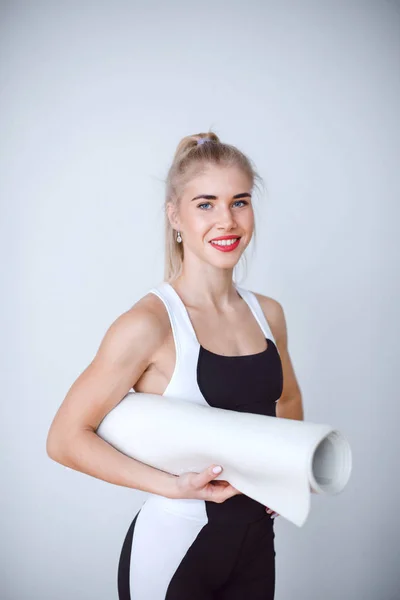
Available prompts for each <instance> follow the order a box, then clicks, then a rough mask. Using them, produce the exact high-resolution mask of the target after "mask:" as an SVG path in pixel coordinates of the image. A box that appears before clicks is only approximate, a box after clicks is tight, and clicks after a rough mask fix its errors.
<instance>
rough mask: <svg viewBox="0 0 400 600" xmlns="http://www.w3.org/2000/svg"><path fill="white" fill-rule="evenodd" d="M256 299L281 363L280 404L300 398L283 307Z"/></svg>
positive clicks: (258, 295) (265, 297)
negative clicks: (273, 339)
mask: <svg viewBox="0 0 400 600" xmlns="http://www.w3.org/2000/svg"><path fill="white" fill-rule="evenodd" d="M257 297H258V298H259V300H260V304H261V307H262V309H263V312H264V315H265V318H266V319H267V321H268V324H269V326H270V329H271V332H272V334H273V336H274V338H275V343H276V346H277V349H278V352H279V356H280V359H281V363H282V372H283V390H282V394H281V397H280V399H279V400H280V402H282V401H285V400H287V399H292V398H296V397H297V398H301V392H300V387H299V384H298V381H297V377H296V374H295V372H294V368H293V363H292V360H291V358H290V354H289V349H288V333H287V326H286V318H285V313H284V311H283V307H282V305H281V304H280V303H279V302H278V301H277V300H274V299H273V298H269V297H267V296H262V295H261V294H257Z"/></svg>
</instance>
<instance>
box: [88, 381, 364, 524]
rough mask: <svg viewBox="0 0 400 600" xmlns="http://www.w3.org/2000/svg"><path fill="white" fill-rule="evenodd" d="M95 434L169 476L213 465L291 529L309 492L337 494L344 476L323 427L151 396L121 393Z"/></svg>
mask: <svg viewBox="0 0 400 600" xmlns="http://www.w3.org/2000/svg"><path fill="white" fill-rule="evenodd" d="M96 433H97V434H98V435H99V436H100V437H101V438H102V439H103V440H105V441H106V442H108V443H109V444H111V445H112V446H113V447H114V448H116V449H117V450H119V451H120V452H122V453H124V454H126V455H127V456H129V457H131V458H135V459H137V460H139V461H141V462H143V463H145V464H148V465H150V466H152V467H155V468H157V469H161V470H162V471H166V472H168V473H171V474H174V475H180V474H182V473H185V472H188V471H193V472H197V473H199V472H200V471H202V470H204V469H205V468H207V467H208V466H210V465H211V464H213V463H216V464H219V465H221V466H222V467H223V471H222V473H221V474H220V475H219V476H218V477H217V478H216V479H223V480H226V481H229V483H230V484H231V485H233V486H234V487H235V488H236V489H238V490H239V491H240V492H242V493H243V494H246V495H247V496H250V497H251V498H253V499H254V500H256V501H258V502H260V503H262V504H264V505H265V506H268V507H269V508H271V509H272V510H273V511H275V512H277V513H279V514H280V515H281V516H282V517H284V518H286V519H288V520H289V521H291V522H292V523H294V524H295V525H297V526H299V527H301V526H302V525H304V523H305V521H306V519H307V516H308V514H309V510H310V486H311V487H312V488H313V490H314V491H315V492H316V493H317V494H329V495H333V494H337V493H339V492H341V491H342V490H343V488H344V487H345V486H346V484H347V482H348V480H349V478H350V473H351V469H352V455H351V448H350V445H349V443H348V441H347V440H346V439H345V437H344V436H343V435H342V434H341V433H340V432H339V431H337V430H334V429H332V428H331V427H329V425H320V424H317V423H309V422H304V421H297V420H293V419H283V418H277V417H267V416H265V415H258V414H252V413H242V412H237V411H233V410H226V409H220V408H214V407H211V406H204V405H201V404H198V403H196V402H190V401H185V400H182V399H176V398H170V397H166V396H159V395H156V394H144V393H137V392H129V393H128V394H127V396H125V397H124V398H123V399H122V400H121V402H120V403H119V404H118V405H117V406H116V407H115V408H114V409H113V410H111V411H110V412H109V413H108V414H107V415H106V417H105V418H104V419H103V421H102V422H101V423H100V425H99V427H98V429H97V432H96Z"/></svg>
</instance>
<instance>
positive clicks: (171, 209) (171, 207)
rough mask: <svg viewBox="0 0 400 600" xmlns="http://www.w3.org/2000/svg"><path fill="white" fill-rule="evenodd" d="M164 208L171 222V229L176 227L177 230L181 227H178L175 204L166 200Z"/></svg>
mask: <svg viewBox="0 0 400 600" xmlns="http://www.w3.org/2000/svg"><path fill="white" fill-rule="evenodd" d="M166 210H167V216H168V220H169V222H170V223H171V227H172V228H173V229H176V230H177V231H180V228H181V227H180V221H179V216H178V210H177V206H176V205H175V204H173V203H172V202H167V207H166Z"/></svg>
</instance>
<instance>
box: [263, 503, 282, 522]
mask: <svg viewBox="0 0 400 600" xmlns="http://www.w3.org/2000/svg"><path fill="white" fill-rule="evenodd" d="M265 512H267V513H268V514H269V515H271V519H275V517H279V516H280V515H279V514H278V513H277V512H274V511H273V510H271V509H270V508H268V506H266V507H265Z"/></svg>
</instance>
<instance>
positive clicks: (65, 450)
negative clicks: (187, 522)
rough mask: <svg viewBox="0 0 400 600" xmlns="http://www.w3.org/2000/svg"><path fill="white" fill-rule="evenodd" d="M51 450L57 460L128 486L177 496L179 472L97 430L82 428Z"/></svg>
mask: <svg viewBox="0 0 400 600" xmlns="http://www.w3.org/2000/svg"><path fill="white" fill-rule="evenodd" d="M47 453H48V455H49V457H50V458H52V459H53V460H55V461H56V462H58V463H60V464H62V465H65V466H66V467H70V468H71V469H75V470H76V471H80V472H82V473H85V474H86V475H90V476H92V477H96V478H97V479H102V480H103V481H107V482H108V483H113V484H115V485H121V486H124V487H129V488H133V489H136V490H141V491H143V492H150V493H152V494H159V495H161V496H167V497H170V498H172V497H174V494H175V480H176V476H175V475H171V474H169V473H165V472H164V471H160V470H159V469H155V468H153V467H150V466H148V465H145V464H144V463H142V462H140V461H138V460H135V459H133V458H130V457H129V456H126V455H125V454H123V453H122V452H119V451H118V450H116V449H115V448H114V447H113V446H111V445H110V444H108V443H107V442H105V441H104V440H102V439H101V438H100V437H99V436H98V435H97V434H96V433H95V432H94V431H91V430H82V431H80V432H79V433H78V434H76V435H75V436H74V437H73V438H71V439H70V440H69V441H68V443H66V442H65V443H64V444H61V443H59V444H58V448H57V444H55V442H53V443H52V447H51V445H50V444H48V449H47Z"/></svg>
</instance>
